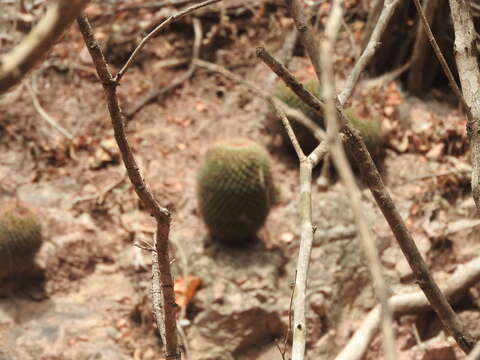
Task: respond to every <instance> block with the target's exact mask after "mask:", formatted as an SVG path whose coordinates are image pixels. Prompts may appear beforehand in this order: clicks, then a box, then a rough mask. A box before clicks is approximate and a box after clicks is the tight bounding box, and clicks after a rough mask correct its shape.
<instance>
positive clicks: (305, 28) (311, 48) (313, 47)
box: [285, 0, 322, 79]
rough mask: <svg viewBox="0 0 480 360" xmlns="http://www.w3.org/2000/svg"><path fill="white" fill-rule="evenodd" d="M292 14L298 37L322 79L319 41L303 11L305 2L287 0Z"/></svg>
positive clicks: (318, 76)
mask: <svg viewBox="0 0 480 360" xmlns="http://www.w3.org/2000/svg"><path fill="white" fill-rule="evenodd" d="M285 2H286V3H287V7H288V10H289V13H290V16H291V17H292V18H293V20H294V21H295V27H296V28H297V30H298V35H299V37H300V40H301V42H302V44H303V47H304V48H305V50H306V52H307V54H308V57H309V58H310V61H311V62H312V65H313V68H314V69H315V73H316V74H317V78H319V79H320V74H321V72H322V71H321V68H320V51H319V48H318V39H317V38H316V35H315V33H314V31H313V29H312V26H311V25H310V19H309V17H308V16H307V14H306V13H305V11H303V9H304V8H305V5H304V2H302V1H300V0H285Z"/></svg>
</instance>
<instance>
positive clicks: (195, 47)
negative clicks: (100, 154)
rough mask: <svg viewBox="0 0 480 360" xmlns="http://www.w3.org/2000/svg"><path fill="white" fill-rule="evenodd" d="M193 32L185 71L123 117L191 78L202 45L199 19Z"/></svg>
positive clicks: (154, 90)
mask: <svg viewBox="0 0 480 360" xmlns="http://www.w3.org/2000/svg"><path fill="white" fill-rule="evenodd" d="M193 31H194V33H195V39H194V41H193V51H192V60H191V61H190V65H189V67H188V69H187V71H185V72H184V73H183V74H182V75H181V76H179V77H178V78H176V79H175V80H173V81H172V82H171V83H170V84H168V85H167V86H165V87H162V88H155V89H153V90H151V91H150V93H149V94H147V95H146V96H145V97H144V98H143V99H141V100H139V101H138V103H137V104H136V105H134V106H133V107H132V108H131V109H129V110H128V111H126V112H125V116H126V117H127V118H130V117H132V116H133V115H135V114H136V113H137V112H138V111H139V110H140V109H141V108H143V107H144V106H145V105H147V104H149V103H151V102H152V101H154V100H156V99H158V98H159V97H160V96H161V95H164V94H167V93H169V92H170V91H172V90H173V89H175V88H176V87H177V86H180V85H181V84H183V83H184V82H185V81H187V80H188V79H189V78H190V77H192V75H193V73H194V72H195V70H196V68H197V63H196V60H197V59H198V57H199V55H200V46H201V45H202V38H203V31H202V23H201V22H200V19H197V18H194V19H193ZM132 56H133V55H132Z"/></svg>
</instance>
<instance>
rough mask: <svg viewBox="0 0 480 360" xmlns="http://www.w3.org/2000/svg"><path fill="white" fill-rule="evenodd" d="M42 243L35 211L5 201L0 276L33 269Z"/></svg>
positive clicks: (0, 232) (0, 224)
mask: <svg viewBox="0 0 480 360" xmlns="http://www.w3.org/2000/svg"><path fill="white" fill-rule="evenodd" d="M41 245H42V234H41V227H40V223H39V221H38V219H37V217H36V216H35V214H34V213H33V212H32V211H31V210H29V209H27V208H26V207H24V206H22V205H20V204H4V205H3V208H2V209H1V210H0V278H5V277H11V276H15V275H20V274H22V273H25V272H27V271H28V270H30V269H31V268H32V267H33V259H34V257H35V255H36V253H37V252H38V250H39V249H40V247H41Z"/></svg>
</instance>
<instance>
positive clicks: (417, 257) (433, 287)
mask: <svg viewBox="0 0 480 360" xmlns="http://www.w3.org/2000/svg"><path fill="white" fill-rule="evenodd" d="M257 56H259V57H261V58H262V60H264V61H265V63H267V65H268V66H269V67H270V68H271V69H272V70H273V71H275V73H276V74H277V75H278V76H280V77H281V78H282V79H283V81H285V83H286V84H287V86H289V87H290V88H291V89H292V90H293V91H294V92H295V94H297V96H298V97H300V98H301V99H302V101H304V102H305V103H306V104H308V105H309V106H311V107H312V108H313V109H314V110H315V111H317V112H321V111H322V109H323V108H324V107H325V105H324V104H323V103H322V102H321V101H320V100H318V99H317V98H316V97H315V96H313V95H312V94H311V93H310V92H309V91H308V90H306V89H304V88H303V86H302V85H301V84H300V83H299V82H298V81H297V80H296V79H295V78H294V76H293V75H292V74H290V73H289V71H288V70H287V69H286V68H285V67H283V66H282V65H281V64H280V63H278V62H277V61H276V60H275V59H274V58H273V57H272V56H271V55H269V54H268V53H267V52H266V51H265V49H263V48H258V49H257ZM337 116H338V118H339V119H340V120H341V123H342V129H341V132H342V133H343V135H344V139H345V140H344V142H345V143H346V145H347V146H348V147H349V148H350V151H351V152H352V155H353V157H354V159H355V161H356V164H357V166H358V168H359V169H360V173H361V175H362V177H363V179H364V181H365V183H366V184H367V185H368V187H369V189H370V191H371V192H372V195H373V197H374V198H375V201H376V202H377V205H378V207H379V208H380V210H381V211H382V213H383V216H384V217H385V219H386V220H387V222H388V224H389V226H390V228H391V230H392V232H393V234H394V236H395V239H396V240H397V242H398V244H399V245H400V248H401V249H402V252H403V254H404V255H405V257H406V259H407V261H408V263H409V265H410V267H411V269H412V271H413V273H414V275H415V278H416V280H417V282H418V285H419V286H420V287H421V289H422V290H423V291H424V293H425V295H426V296H427V298H428V299H429V301H430V303H431V304H432V307H433V308H434V310H435V312H436V313H437V315H438V317H439V318H440V320H441V321H442V324H443V326H444V327H445V328H446V329H447V331H448V332H449V334H451V335H452V336H453V338H454V339H455V341H456V342H457V343H458V344H459V346H460V347H461V348H462V349H463V350H464V351H466V352H468V350H469V349H471V347H472V346H473V341H472V338H471V336H470V335H469V334H468V333H466V332H465V330H464V328H463V326H462V324H461V322H460V320H459V318H458V316H457V315H456V314H455V312H454V311H453V309H452V307H451V306H450V304H449V303H448V301H447V299H446V298H445V296H444V295H443V294H442V292H441V291H440V288H439V287H438V285H437V284H436V282H435V281H434V280H433V278H432V276H431V274H430V272H429V270H428V267H427V264H426V263H425V261H424V260H423V258H422V255H421V254H420V251H419V250H418V248H417V246H416V244H415V241H414V240H413V237H412V235H411V234H410V232H409V231H408V228H407V226H406V224H405V222H404V221H403V219H402V217H401V216H400V213H399V212H398V210H397V208H396V206H395V204H394V203H393V200H392V198H391V197H390V194H389V192H388V190H387V188H386V187H385V184H384V183H383V180H382V178H381V176H380V173H379V172H378V169H377V167H376V166H375V164H374V162H373V160H372V158H371V156H370V153H369V152H368V150H367V148H366V146H365V143H364V142H363V140H362V138H361V137H360V135H359V134H358V133H357V132H356V131H355V130H353V128H352V125H351V123H350V120H349V119H348V118H347V117H346V115H345V113H344V112H343V109H342V108H341V107H340V106H339V105H338V104H337Z"/></svg>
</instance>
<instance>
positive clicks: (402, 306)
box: [335, 258, 480, 360]
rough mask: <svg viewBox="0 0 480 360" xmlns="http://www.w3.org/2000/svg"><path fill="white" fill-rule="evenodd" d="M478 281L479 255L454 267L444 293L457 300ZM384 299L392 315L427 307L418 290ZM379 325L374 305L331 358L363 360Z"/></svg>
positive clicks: (429, 308) (428, 308) (376, 309)
mask: <svg viewBox="0 0 480 360" xmlns="http://www.w3.org/2000/svg"><path fill="white" fill-rule="evenodd" d="M479 281H480V258H476V259H474V260H472V261H470V262H468V263H467V264H464V265H459V266H458V268H457V270H456V271H455V273H454V274H453V275H452V276H451V277H450V278H449V279H448V281H447V283H446V285H445V287H444V293H445V295H446V296H447V297H448V298H449V299H450V301H451V302H452V303H455V302H457V301H460V300H461V298H462V296H463V295H464V294H465V292H466V291H468V289H469V288H470V287H472V286H473V285H475V284H476V283H478V282H479ZM388 302H389V305H390V307H391V309H392V312H393V313H394V315H396V316H399V315H403V314H408V313H418V312H424V311H429V310H431V305H430V302H429V300H428V299H427V298H426V297H425V294H424V293H423V292H421V291H418V292H414V293H406V294H398V295H394V296H392V297H391V298H390V300H389V301H388ZM379 324H380V307H379V306H376V307H375V308H373V309H372V310H371V311H370V312H369V313H368V315H367V317H366V318H365V320H364V321H363V323H362V325H361V326H360V328H358V329H357V331H356V332H355V334H354V335H353V336H352V338H351V339H350V341H349V342H348V344H347V345H346V346H345V347H344V348H343V350H342V351H341V352H340V354H338V355H337V357H336V358H335V360H361V359H363V356H364V355H365V353H366V351H367V349H368V345H369V344H370V343H371V341H372V339H373V337H374V336H375V334H376V333H377V330H378V326H379ZM472 359H473V358H472ZM475 359H477V358H475Z"/></svg>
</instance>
